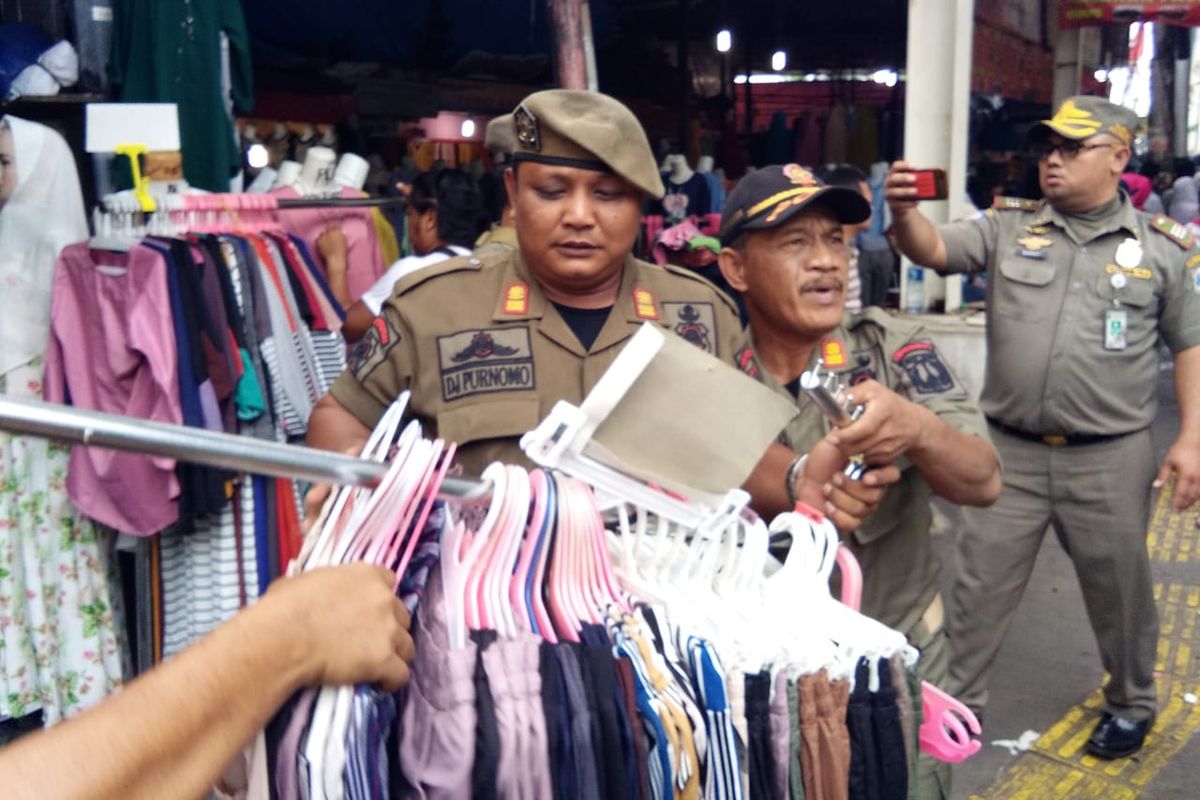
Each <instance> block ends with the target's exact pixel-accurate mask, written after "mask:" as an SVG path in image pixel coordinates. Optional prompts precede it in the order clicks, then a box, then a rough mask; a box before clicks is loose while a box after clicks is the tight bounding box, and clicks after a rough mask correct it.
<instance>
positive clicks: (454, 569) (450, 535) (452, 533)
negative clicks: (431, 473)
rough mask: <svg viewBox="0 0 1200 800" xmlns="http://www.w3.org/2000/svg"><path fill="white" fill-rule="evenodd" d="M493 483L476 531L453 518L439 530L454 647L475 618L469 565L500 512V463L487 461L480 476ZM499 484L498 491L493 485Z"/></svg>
mask: <svg viewBox="0 0 1200 800" xmlns="http://www.w3.org/2000/svg"><path fill="white" fill-rule="evenodd" d="M481 477H482V478H483V480H485V481H489V482H491V484H492V486H493V494H492V503H491V506H489V508H488V511H487V516H485V517H484V520H483V522H482V523H481V524H480V526H479V530H478V531H469V530H467V527H466V525H464V524H463V523H462V522H460V521H455V522H454V523H453V524H452V525H450V526H448V529H447V530H446V531H444V532H443V534H442V555H441V566H442V582H443V584H444V586H445V603H446V629H447V634H448V637H449V641H450V645H451V646H452V647H455V648H461V647H466V644H467V630H468V628H469V626H470V619H471V618H472V616H473V617H474V618H476V619H477V618H478V610H477V609H472V608H471V606H472V604H473V600H472V599H471V597H470V595H469V593H468V592H467V579H468V577H469V574H470V571H471V567H472V566H473V565H474V564H475V562H476V561H478V559H479V557H480V555H481V553H482V551H483V548H484V545H486V544H487V534H488V531H490V530H491V528H492V526H493V525H495V523H496V517H497V516H498V515H499V513H500V504H501V502H502V501H501V498H500V496H499V495H500V494H502V493H503V482H504V466H503V465H502V464H498V463H493V464H489V465H488V466H487V468H486V469H484V471H483V475H482V476H481ZM496 487H500V492H496V491H495V488H496Z"/></svg>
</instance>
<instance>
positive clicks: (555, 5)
mask: <svg viewBox="0 0 1200 800" xmlns="http://www.w3.org/2000/svg"><path fill="white" fill-rule="evenodd" d="M548 2H549V5H550V25H551V30H552V31H553V33H554V64H555V71H556V72H557V73H558V85H559V86H560V87H561V88H563V89H586V88H587V59H586V57H585V56H584V48H583V25H582V22H581V16H582V9H581V8H580V0H548Z"/></svg>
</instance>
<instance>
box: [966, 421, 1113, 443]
mask: <svg viewBox="0 0 1200 800" xmlns="http://www.w3.org/2000/svg"><path fill="white" fill-rule="evenodd" d="M987 421H988V424H989V425H992V426H993V427H995V428H998V429H1000V430H1001V431H1003V432H1004V433H1007V434H1008V435H1009V436H1015V437H1016V438H1018V439H1024V440H1025V441H1027V442H1038V443H1039V444H1044V445H1048V446H1050V447H1071V446H1074V445H1079V444H1100V443H1101V442H1111V441H1112V440H1113V439H1120V438H1121V437H1122V436H1128V435H1129V434H1128V433H1076V434H1072V435H1070V436H1067V435H1064V434H1061V433H1032V432H1031V431H1023V430H1021V429H1020V428H1014V427H1013V426H1011V425H1005V424H1004V423H1003V422H1001V421H1000V420H998V419H996V418H995V417H988V418H987Z"/></svg>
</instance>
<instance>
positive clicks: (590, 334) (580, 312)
mask: <svg viewBox="0 0 1200 800" xmlns="http://www.w3.org/2000/svg"><path fill="white" fill-rule="evenodd" d="M554 307H555V308H557V309H558V313H559V314H562V318H563V321H564V322H566V323H567V327H568V328H570V329H571V332H572V333H574V334H575V338H577V339H578V340H579V343H580V344H581V345H583V349H584V350H591V349H592V343H593V342H595V341H596V337H597V336H599V335H600V329H601V328H603V327H604V323H605V321H606V320H607V319H608V315H609V313H610V312H611V311H612V306H607V307H606V308H573V307H571V306H564V305H561V304H559V303H555V304H554Z"/></svg>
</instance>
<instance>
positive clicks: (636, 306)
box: [633, 287, 658, 320]
mask: <svg viewBox="0 0 1200 800" xmlns="http://www.w3.org/2000/svg"><path fill="white" fill-rule="evenodd" d="M633 312H634V313H635V314H637V316H638V319H652V320H657V319H658V306H657V305H655V303H654V295H653V294H651V293H650V291H649V290H648V289H642V288H641V287H638V288H635V289H634V290H633Z"/></svg>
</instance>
